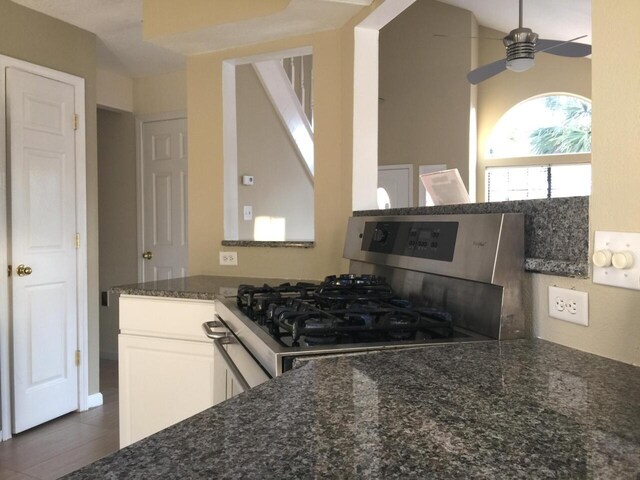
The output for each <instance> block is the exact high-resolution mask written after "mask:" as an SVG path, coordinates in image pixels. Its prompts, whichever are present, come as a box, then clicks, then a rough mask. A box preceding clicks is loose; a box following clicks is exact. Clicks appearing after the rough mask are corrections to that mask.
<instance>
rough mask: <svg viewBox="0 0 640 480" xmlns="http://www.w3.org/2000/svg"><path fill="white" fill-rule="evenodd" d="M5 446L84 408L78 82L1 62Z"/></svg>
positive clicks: (0, 347)
mask: <svg viewBox="0 0 640 480" xmlns="http://www.w3.org/2000/svg"><path fill="white" fill-rule="evenodd" d="M0 68H2V75H1V76H0V91H1V92H0V93H1V95H0V98H1V100H0V101H1V102H2V106H1V107H0V111H1V112H2V113H0V129H2V130H3V131H5V132H7V134H6V135H2V136H0V269H4V271H7V272H8V273H9V276H5V275H2V276H0V305H2V308H1V309H0V337H1V340H0V342H1V343H0V392H1V407H2V439H3V440H6V439H8V438H10V437H11V434H12V433H18V432H21V431H23V430H25V429H28V428H31V427H33V426H35V425H38V424H40V423H43V422H46V421H48V420H51V419H52V418H55V417H57V416H59V415H63V414H64V413H67V412H69V411H73V410H86V408H87V402H88V398H87V397H88V368H87V363H88V362H87V354H86V353H87V350H88V338H87V315H88V305H87V248H86V245H87V241H86V239H87V228H86V174H85V151H86V147H85V125H84V80H83V79H81V78H79V77H76V76H73V75H69V74H65V73H61V72H57V71H54V70H51V69H48V68H44V67H39V66H37V65H32V64H30V63H27V62H23V61H20V60H16V59H13V58H10V57H5V56H0Z"/></svg>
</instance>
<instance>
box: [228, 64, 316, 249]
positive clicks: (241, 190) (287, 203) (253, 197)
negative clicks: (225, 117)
mask: <svg viewBox="0 0 640 480" xmlns="http://www.w3.org/2000/svg"><path fill="white" fill-rule="evenodd" d="M236 98H237V101H236V118H237V136H238V177H241V176H242V175H253V177H254V181H255V183H254V185H253V186H244V185H242V182H241V181H240V178H238V226H239V227H238V232H239V237H238V238H239V239H240V240H253V239H254V238H253V225H254V222H253V221H245V220H244V218H243V206H244V205H250V206H252V207H253V218H254V219H255V218H256V217H258V216H271V217H282V218H284V219H285V231H286V235H285V238H286V240H313V226H314V225H313V182H312V180H311V177H310V175H309V174H308V172H307V170H306V169H305V167H304V166H303V163H302V162H303V160H302V159H301V158H300V155H299V154H298V152H297V151H296V149H295V147H294V146H293V143H292V141H291V139H290V137H289V134H288V133H287V131H286V130H285V127H284V126H283V124H282V120H281V119H280V117H279V116H278V114H277V113H276V111H275V109H274V107H273V104H272V103H271V100H270V98H269V96H268V95H267V93H266V92H265V90H264V87H263V86H262V84H261V83H260V80H259V79H258V76H257V75H256V73H255V71H254V69H253V66H252V65H242V66H238V67H236Z"/></svg>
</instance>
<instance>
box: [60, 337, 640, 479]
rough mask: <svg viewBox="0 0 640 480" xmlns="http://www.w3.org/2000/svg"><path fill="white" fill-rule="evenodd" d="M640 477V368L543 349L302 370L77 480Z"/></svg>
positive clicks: (396, 358) (430, 351)
mask: <svg viewBox="0 0 640 480" xmlns="http://www.w3.org/2000/svg"><path fill="white" fill-rule="evenodd" d="M639 474H640V368H638V367H634V366H631V365H627V364H623V363H619V362H615V361H612V360H608V359H605V358H602V357H597V356H595V355H590V354H587V353H583V352H579V351H576V350H572V349H569V348H566V347H562V346H559V345H555V344H552V343H548V342H545V341H541V340H533V341H532V340H517V341H508V342H501V343H498V342H486V343H485V342H479V343H469V344H456V345H447V346H430V347H426V348H419V349H414V350H404V351H396V352H380V353H373V354H365V355H353V356H342V357H337V358H329V359H322V360H314V361H310V362H307V363H304V364H303V365H302V366H300V367H299V368H297V369H294V370H292V371H290V372H287V373H286V374H285V375H283V376H282V377H278V378H276V379H274V380H271V381H269V382H267V383H265V384H262V385H260V386H258V387H256V388H254V389H252V390H250V391H249V392H246V393H244V394H242V395H239V396H237V397H235V398H233V399H231V400H228V401H226V402H224V403H222V404H220V405H218V406H215V407H212V408H210V409H208V410H205V411H204V412H202V413H200V414H198V415H195V416H193V417H191V418H189V419H187V420H185V421H183V422H181V423H179V424H177V425H174V426H172V427H170V428H167V429H166V430H163V431H162V432H159V433H157V434H155V435H153V436H151V437H149V438H147V439H144V440H142V441H140V442H138V443H135V444H133V445H131V446H129V447H127V448H125V449H123V450H121V451H119V452H117V453H115V454H113V455H111V456H109V457H106V458H104V459H102V460H100V461H98V462H96V463H94V464H92V465H90V466H87V467H85V468H83V469H81V470H79V471H77V472H75V473H73V474H71V475H69V476H68V477H67V478H69V479H92V480H93V479H98V478H112V479H160V478H162V479H178V478H181V479H189V478H238V479H240V478H251V479H253V478H256V479H257V478H260V479H264V478H274V479H306V478H336V479H337V478H339V479H348V478H384V479H395V478H397V479H400V478H402V479H404V478H430V479H450V478H456V479H462V478H465V479H466V478H483V479H488V478H491V479H493V478H500V479H502V478H536V479H537V478H571V479H575V478H606V479H609V478H611V479H613V478H615V479H624V478H629V479H637V478H638V475H639Z"/></svg>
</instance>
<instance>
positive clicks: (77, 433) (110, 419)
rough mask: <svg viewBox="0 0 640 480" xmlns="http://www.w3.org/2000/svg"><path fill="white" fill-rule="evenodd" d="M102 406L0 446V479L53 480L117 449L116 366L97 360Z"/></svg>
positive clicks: (54, 421)
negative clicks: (98, 363)
mask: <svg viewBox="0 0 640 480" xmlns="http://www.w3.org/2000/svg"><path fill="white" fill-rule="evenodd" d="M100 392H102V395H103V396H104V405H102V406H101V407H96V408H92V409H91V410H88V411H86V412H81V413H79V412H75V413H70V414H68V415H65V416H63V417H60V418H58V419H56V420H52V421H51V422H48V423H45V424H44V425H40V426H39V427H36V428H32V429H31V430H28V431H26V432H23V433H21V434H18V435H15V436H14V437H13V438H12V439H11V440H8V441H6V442H1V443H0V480H23V479H53V478H58V477H60V476H62V475H65V474H67V473H69V472H72V471H74V470H77V469H78V468H80V467H83V466H84V465H88V464H90V463H92V462H94V461H96V460H98V459H99V458H102V457H104V456H105V455H108V454H110V453H113V452H115V451H116V450H118V364H117V362H114V361H108V360H101V361H100Z"/></svg>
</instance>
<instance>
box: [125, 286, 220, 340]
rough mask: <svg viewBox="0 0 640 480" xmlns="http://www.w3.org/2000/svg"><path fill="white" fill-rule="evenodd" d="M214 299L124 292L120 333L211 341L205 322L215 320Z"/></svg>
mask: <svg viewBox="0 0 640 480" xmlns="http://www.w3.org/2000/svg"><path fill="white" fill-rule="evenodd" d="M215 311H216V310H215V301H214V300H188V299H181V298H164V297H142V296H133V295H121V296H120V310H119V312H120V319H119V321H120V333H125V334H132V335H144V336H150V337H163V338H175V339H181V340H193V341H196V342H204V343H208V344H211V340H209V339H208V338H207V337H206V336H205V334H204V332H203V331H202V324H203V323H204V322H207V321H211V320H214V315H215Z"/></svg>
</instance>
